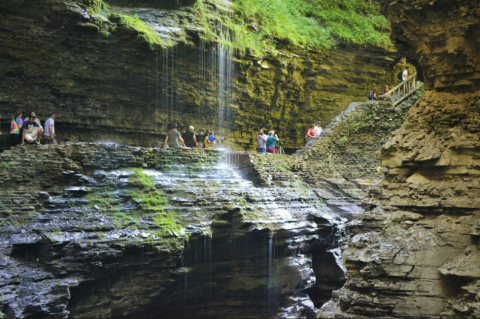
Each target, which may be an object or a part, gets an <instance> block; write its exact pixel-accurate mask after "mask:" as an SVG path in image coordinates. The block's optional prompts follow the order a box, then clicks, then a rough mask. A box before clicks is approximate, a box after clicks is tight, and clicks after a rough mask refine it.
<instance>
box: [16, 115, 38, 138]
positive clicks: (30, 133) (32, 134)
mask: <svg viewBox="0 0 480 319" xmlns="http://www.w3.org/2000/svg"><path fill="white" fill-rule="evenodd" d="M23 124H24V125H23V128H24V130H23V136H22V144H21V145H25V142H26V143H28V144H35V145H40V142H39V141H40V138H41V137H42V133H41V132H40V131H39V130H38V128H39V127H40V125H38V123H37V122H35V116H33V115H30V116H29V117H28V122H27V123H23Z"/></svg>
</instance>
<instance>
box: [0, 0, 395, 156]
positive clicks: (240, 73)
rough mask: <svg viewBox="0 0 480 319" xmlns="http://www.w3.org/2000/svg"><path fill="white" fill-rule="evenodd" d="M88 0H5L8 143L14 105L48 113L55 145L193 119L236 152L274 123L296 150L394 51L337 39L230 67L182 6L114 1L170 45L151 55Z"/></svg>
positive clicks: (0, 76)
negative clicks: (52, 116) (319, 48)
mask: <svg viewBox="0 0 480 319" xmlns="http://www.w3.org/2000/svg"><path fill="white" fill-rule="evenodd" d="M107 2H108V1H107ZM92 3H93V2H91V1H80V0H75V1H74V0H62V1H58V0H48V1H41V2H39V1H29V0H22V1H9V0H5V1H0V15H1V19H0V21H1V22H0V56H1V62H0V112H1V114H2V120H1V123H2V126H1V130H2V133H3V135H2V136H0V139H1V141H2V144H3V146H4V147H6V146H7V144H8V138H9V137H8V124H9V122H10V120H11V117H12V116H13V113H14V112H15V110H17V109H19V110H22V111H24V112H25V113H28V112H30V111H36V112H37V114H38V115H39V116H40V118H41V119H42V121H44V120H45V119H46V117H47V114H48V113H49V112H50V111H55V112H56V121H57V131H58V137H59V139H60V140H61V141H66V140H68V141H111V142H112V141H113V142H119V143H122V144H128V145H143V146H158V145H161V143H162V142H163V139H164V136H165V134H166V130H167V127H168V126H169V125H170V124H171V123H174V122H176V123H178V125H179V126H180V127H179V128H180V130H181V131H185V130H186V129H187V127H188V126H189V125H194V126H195V128H196V131H197V133H199V134H203V133H204V131H205V130H207V129H208V130H214V131H216V133H217V134H218V135H223V136H226V137H227V139H226V141H225V145H228V146H229V147H234V148H240V149H243V148H249V149H251V148H254V147H255V141H254V133H255V132H256V131H257V130H258V128H259V127H264V128H266V129H276V130H277V132H278V133H279V134H280V136H282V137H283V139H284V141H285V143H286V147H287V148H291V149H295V148H299V147H300V146H301V145H302V143H303V135H304V132H305V131H306V129H307V128H308V124H309V123H312V122H314V121H316V120H318V119H321V120H322V121H323V122H324V123H328V122H329V121H330V120H331V119H332V118H333V117H334V116H335V115H337V114H338V113H339V112H340V111H342V110H344V109H345V108H346V107H347V106H348V104H349V103H351V102H353V101H357V100H364V99H365V98H366V94H367V92H368V91H369V90H370V89H371V87H372V86H374V85H376V86H378V87H380V86H382V85H383V84H389V85H393V84H394V83H391V82H392V79H391V74H390V72H389V71H390V70H391V68H392V66H393V65H394V64H395V62H396V61H397V60H398V55H397V54H396V53H395V52H385V50H383V49H378V48H364V47H359V46H342V45H340V46H339V48H338V49H335V50H331V51H325V52H310V53H309V54H308V55H305V53H303V51H302V52H290V51H289V50H288V49H285V50H284V51H283V52H284V53H282V54H281V55H279V56H277V57H269V58H265V59H263V60H262V59H260V58H257V57H251V56H250V57H246V58H241V59H235V62H232V61H231V59H230V58H231V57H232V52H227V51H225V48H222V47H221V46H220V45H217V44H210V45H207V44H205V43H203V42H202V41H200V40H199V38H198V33H197V32H198V30H199V28H198V26H197V25H196V24H195V21H196V20H195V17H194V15H193V14H192V13H191V12H189V11H188V10H187V9H186V8H171V7H168V6H167V7H165V6H164V5H163V4H162V3H163V2H158V1H155V2H152V1H150V2H148V1H147V2H133V3H131V2H129V4H128V6H127V5H125V2H122V1H116V2H115V1H114V2H113V3H112V4H113V5H116V6H117V7H115V10H117V11H119V12H124V13H125V14H127V15H130V16H133V15H134V14H137V15H138V16H139V17H140V18H141V19H142V20H143V21H146V22H147V24H148V25H149V26H151V27H152V28H154V29H155V30H156V31H155V32H157V34H158V35H159V36H160V37H161V38H162V39H163V40H164V41H166V42H168V43H169V44H171V46H170V47H169V48H165V49H161V48H160V47H156V48H154V49H153V50H152V49H151V46H150V45H149V44H148V43H146V41H145V40H144V38H142V37H141V36H139V34H138V32H136V31H132V30H130V29H129V28H128V26H126V25H125V24H124V23H122V21H121V20H120V19H118V18H114V17H109V16H108V15H107V14H103V15H102V14H93V13H92V11H91V10H89V8H88V6H90V5H91V4H92ZM153 3H155V5H153ZM182 4H190V3H187V2H185V3H182ZM123 5H125V6H124V7H122V6H123ZM145 7H146V8H147V9H145ZM185 43H189V44H185ZM293 51H296V50H293ZM222 67H223V69H222V70H224V71H225V73H221V72H220V68H222ZM225 69H227V70H225ZM221 74H223V75H221ZM220 82H222V83H220ZM226 82H228V83H229V84H228V85H227V84H225V83H226ZM220 87H222V88H224V89H225V90H226V92H223V93H221V88H220ZM226 95H227V96H226ZM226 104H228V105H226ZM24 115H25V114H24Z"/></svg>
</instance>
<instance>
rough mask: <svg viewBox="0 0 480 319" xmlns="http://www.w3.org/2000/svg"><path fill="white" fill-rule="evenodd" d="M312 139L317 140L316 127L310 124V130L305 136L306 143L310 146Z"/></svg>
mask: <svg viewBox="0 0 480 319" xmlns="http://www.w3.org/2000/svg"><path fill="white" fill-rule="evenodd" d="M312 138H317V137H316V136H315V125H313V124H310V128H309V129H308V132H307V135H305V141H306V142H307V144H308V141H310V140H311V139H312Z"/></svg>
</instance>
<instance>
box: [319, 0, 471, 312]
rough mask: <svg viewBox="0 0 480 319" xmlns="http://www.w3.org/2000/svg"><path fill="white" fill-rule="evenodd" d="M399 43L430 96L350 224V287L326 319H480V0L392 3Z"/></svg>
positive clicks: (391, 145)
mask: <svg viewBox="0 0 480 319" xmlns="http://www.w3.org/2000/svg"><path fill="white" fill-rule="evenodd" d="M387 10H388V18H389V19H390V20H391V21H392V28H393V34H392V37H393V39H394V40H395V41H396V42H397V46H398V48H399V49H400V50H401V51H403V52H406V53H407V55H408V56H409V57H410V58H411V59H412V60H413V61H412V63H414V64H416V65H417V66H418V69H419V70H421V71H422V72H423V76H424V80H425V84H426V87H427V89H429V91H427V92H426V93H425V94H424V95H423V96H422V97H421V98H420V100H419V101H418V102H417V103H416V104H415V105H414V106H413V107H412V108H411V109H410V111H409V113H408V114H407V116H406V118H405V123H404V124H403V125H402V127H401V128H400V129H398V130H397V131H395V132H394V133H393V134H392V137H391V138H390V139H389V141H388V142H387V143H386V144H385V145H384V146H383V147H382V149H381V152H380V154H379V157H380V159H381V160H382V166H383V167H384V168H383V169H384V170H385V172H386V173H385V179H384V180H383V181H382V183H381V185H379V186H378V187H376V188H374V189H372V190H371V193H370V198H369V200H368V201H367V202H366V204H368V205H370V208H369V209H368V210H367V211H366V212H365V213H362V214H360V215H357V218H356V219H354V220H353V221H352V222H350V223H349V224H348V226H347V233H348V236H347V245H346V246H344V251H343V255H342V256H343V258H344V263H345V265H346V268H347V277H348V281H347V283H346V285H345V287H344V288H342V289H340V290H339V291H337V292H335V294H334V295H335V297H334V299H333V301H331V302H329V303H328V304H326V305H325V306H324V307H323V308H322V311H323V312H322V314H321V317H322V318H373V317H374V318H444V319H445V318H449V319H453V318H478V317H479V316H480V303H479V296H480V289H479V286H480V273H479V271H478V269H479V268H478V265H479V261H480V253H479V249H478V244H479V242H478V238H479V230H478V223H479V221H480V210H479V209H480V202H479V199H478V198H479V195H480V175H479V172H480V162H479V158H480V104H479V97H480V96H479V93H478V90H479V82H478V74H479V71H480V64H479V63H478V56H479V48H480V36H479V33H478V26H479V24H480V20H479V12H480V2H479V1H462V0H457V1H451V0H443V1H442V0H440V1H426V0H425V1H423V0H415V1H408V2H407V1H401V0H396V1H391V3H390V5H389V6H388V8H387Z"/></svg>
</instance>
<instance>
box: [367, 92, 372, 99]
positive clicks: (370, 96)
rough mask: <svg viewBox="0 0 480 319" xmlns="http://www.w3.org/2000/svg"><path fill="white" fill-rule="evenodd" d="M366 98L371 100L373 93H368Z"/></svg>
mask: <svg viewBox="0 0 480 319" xmlns="http://www.w3.org/2000/svg"><path fill="white" fill-rule="evenodd" d="M367 98H368V99H369V100H373V91H370V92H368V95H367Z"/></svg>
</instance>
